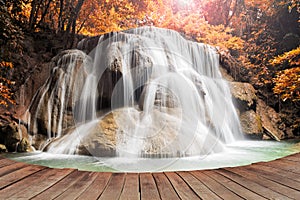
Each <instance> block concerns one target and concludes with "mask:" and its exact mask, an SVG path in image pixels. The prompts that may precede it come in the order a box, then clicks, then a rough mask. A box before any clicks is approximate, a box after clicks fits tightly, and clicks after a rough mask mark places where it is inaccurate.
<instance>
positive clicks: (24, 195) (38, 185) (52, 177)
mask: <svg viewBox="0 0 300 200" xmlns="http://www.w3.org/2000/svg"><path fill="white" fill-rule="evenodd" d="M72 171H73V170H71V169H50V168H47V169H45V170H43V171H41V172H38V173H36V174H33V175H31V176H29V177H26V178H25V179H23V180H22V181H20V182H18V184H19V185H22V187H21V188H20V186H18V187H17V189H18V190H17V191H16V188H15V187H16V186H17V184H15V185H12V186H11V188H12V190H13V191H15V193H14V194H13V195H11V196H9V198H8V199H30V198H32V197H34V196H36V195H37V194H39V193H41V192H42V191H44V190H46V189H47V188H49V187H51V186H52V185H54V184H55V183H57V182H58V181H60V180H61V179H63V178H64V177H65V176H67V175H68V174H70V173H71V172H72ZM23 188H24V189H23Z"/></svg>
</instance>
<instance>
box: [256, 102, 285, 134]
mask: <svg viewBox="0 0 300 200" xmlns="http://www.w3.org/2000/svg"><path fill="white" fill-rule="evenodd" d="M257 114H258V115H259V116H260V118H261V121H262V127H263V129H264V131H265V133H266V134H268V135H269V136H270V137H271V138H273V139H275V140H281V139H284V137H285V134H284V131H283V130H284V129H285V125H284V123H283V122H282V121H281V118H280V116H279V114H278V113H277V112H276V111H275V110H274V109H273V108H271V107H269V106H268V105H267V104H266V103H265V102H264V101H262V100H260V99H258V101H257Z"/></svg>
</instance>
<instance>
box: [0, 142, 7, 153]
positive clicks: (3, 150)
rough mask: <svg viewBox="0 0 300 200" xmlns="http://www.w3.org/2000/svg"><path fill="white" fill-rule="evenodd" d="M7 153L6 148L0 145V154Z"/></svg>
mask: <svg viewBox="0 0 300 200" xmlns="http://www.w3.org/2000/svg"><path fill="white" fill-rule="evenodd" d="M5 152H7V149H6V146H5V145H4V144H0V153H5Z"/></svg>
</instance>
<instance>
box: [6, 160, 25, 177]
mask: <svg viewBox="0 0 300 200" xmlns="http://www.w3.org/2000/svg"><path fill="white" fill-rule="evenodd" d="M27 166H29V165H28V164H25V163H14V164H12V165H7V166H4V167H2V168H0V177H1V176H4V175H6V174H9V173H11V172H14V171H16V170H18V169H21V168H24V167H27Z"/></svg>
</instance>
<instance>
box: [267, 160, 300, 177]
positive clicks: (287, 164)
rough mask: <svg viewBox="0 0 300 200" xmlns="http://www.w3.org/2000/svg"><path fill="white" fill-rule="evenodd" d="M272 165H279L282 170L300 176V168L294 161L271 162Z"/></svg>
mask: <svg viewBox="0 0 300 200" xmlns="http://www.w3.org/2000/svg"><path fill="white" fill-rule="evenodd" d="M271 163H272V164H277V165H278V166H279V167H280V168H283V169H284V170H287V171H292V172H294V173H297V174H300V167H299V166H298V165H297V164H296V163H295V162H293V161H289V160H284V159H281V160H274V161H272V162H271Z"/></svg>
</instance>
